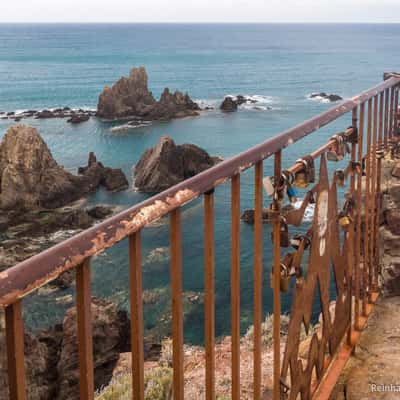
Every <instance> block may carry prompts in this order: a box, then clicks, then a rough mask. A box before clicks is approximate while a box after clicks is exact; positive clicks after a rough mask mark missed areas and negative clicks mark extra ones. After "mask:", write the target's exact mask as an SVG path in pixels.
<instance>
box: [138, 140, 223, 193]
mask: <svg viewBox="0 0 400 400" xmlns="http://www.w3.org/2000/svg"><path fill="white" fill-rule="evenodd" d="M219 161H221V159H220V158H218V157H211V156H210V155H209V154H208V153H207V152H206V151H205V150H203V149H202V148H200V147H198V146H196V145H194V144H187V143H186V144H181V145H176V144H175V142H174V141H173V140H172V139H171V138H170V137H169V136H162V137H161V138H160V140H159V141H158V143H157V145H156V146H155V147H152V148H149V149H147V150H146V151H145V152H144V153H143V154H142V156H141V157H140V160H139V162H138V163H137V164H136V166H135V168H134V176H135V187H136V188H137V189H138V190H139V191H141V192H148V193H157V192H161V191H163V190H165V189H168V188H169V187H171V186H174V185H176V184H177V183H179V182H182V181H184V180H185V179H188V178H191V177H192V176H194V175H197V174H198V173H200V172H203V171H205V170H206V169H208V168H210V167H212V166H214V165H215V164H216V163H218V162H219Z"/></svg>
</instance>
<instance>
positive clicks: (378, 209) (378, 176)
mask: <svg viewBox="0 0 400 400" xmlns="http://www.w3.org/2000/svg"><path fill="white" fill-rule="evenodd" d="M383 121H384V93H383V92H382V93H381V94H380V96H379V132H378V149H379V151H383V123H384V122H383ZM382 157H383V154H382V155H381V156H379V157H378V158H377V173H376V192H377V195H376V214H375V226H376V235H375V250H376V253H375V265H376V266H377V274H376V285H377V286H378V276H379V273H380V272H381V257H380V229H379V227H380V215H381V201H382V198H381V196H382V195H381V174H382Z"/></svg>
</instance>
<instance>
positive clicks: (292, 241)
mask: <svg viewBox="0 0 400 400" xmlns="http://www.w3.org/2000/svg"><path fill="white" fill-rule="evenodd" d="M302 240H303V237H302V236H300V235H294V236H293V237H292V238H291V239H290V245H291V246H292V247H293V248H294V249H295V250H298V249H299V247H300V245H301V242H302Z"/></svg>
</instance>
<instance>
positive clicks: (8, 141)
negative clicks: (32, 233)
mask: <svg viewBox="0 0 400 400" xmlns="http://www.w3.org/2000/svg"><path fill="white" fill-rule="evenodd" d="M83 194H85V183H84V182H83V180H82V179H80V178H78V177H75V176H73V175H72V174H70V173H69V172H67V171H66V170H65V169H64V168H63V167H62V166H60V165H58V164H57V162H56V161H55V160H54V158H53V157H52V155H51V153H50V150H49V148H48V147H47V145H46V143H45V142H44V140H43V139H42V138H41V137H40V135H39V133H38V131H37V130H36V129H35V128H32V127H29V126H26V125H15V126H12V127H11V128H9V129H8V131H7V133H6V134H5V136H4V138H3V140H2V142H1V143H0V208H3V209H11V208H12V209H14V210H15V209H27V208H32V207H45V208H56V207H60V206H62V205H64V204H67V203H69V202H72V201H74V200H76V199H78V198H79V197H81V196H82V195H83Z"/></svg>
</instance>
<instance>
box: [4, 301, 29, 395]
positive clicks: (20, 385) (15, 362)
mask: <svg viewBox="0 0 400 400" xmlns="http://www.w3.org/2000/svg"><path fill="white" fill-rule="evenodd" d="M5 317H6V344H7V366H8V390H9V393H10V399H11V400H25V399H26V382H25V364H24V322H23V319H22V304H21V301H16V302H15V303H13V304H11V305H9V306H8V307H6V309H5Z"/></svg>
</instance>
